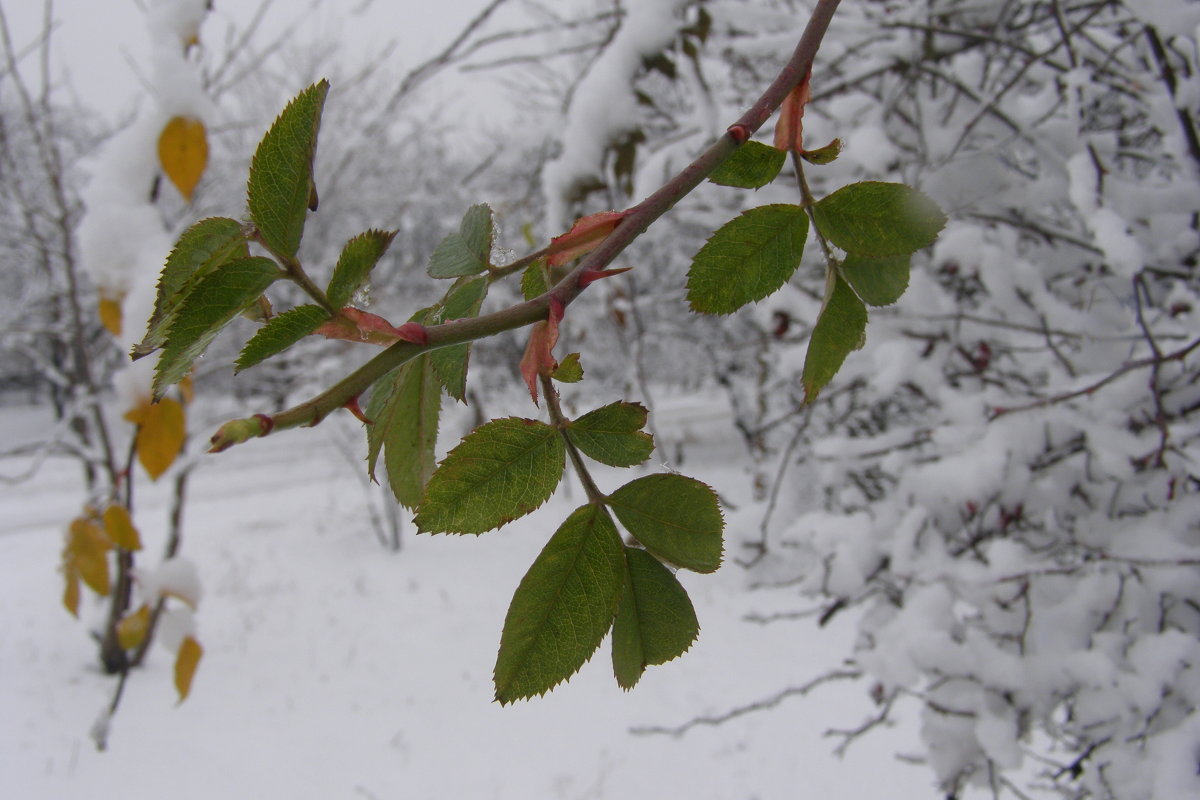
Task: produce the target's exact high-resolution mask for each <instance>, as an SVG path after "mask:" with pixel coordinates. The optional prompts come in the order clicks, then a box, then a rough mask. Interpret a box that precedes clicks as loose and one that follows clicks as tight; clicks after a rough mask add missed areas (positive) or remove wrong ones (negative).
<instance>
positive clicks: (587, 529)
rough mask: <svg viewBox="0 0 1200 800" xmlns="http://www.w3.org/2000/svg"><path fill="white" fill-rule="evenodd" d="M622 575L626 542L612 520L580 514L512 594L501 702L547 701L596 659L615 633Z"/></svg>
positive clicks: (500, 661)
mask: <svg viewBox="0 0 1200 800" xmlns="http://www.w3.org/2000/svg"><path fill="white" fill-rule="evenodd" d="M623 571H624V565H623V563H622V558H621V538H620V536H619V535H618V534H617V528H616V526H615V525H613V522H612V519H611V518H610V517H609V516H608V512H607V511H605V510H604V508H603V507H602V506H594V505H586V506H583V507H582V508H579V509H576V510H575V511H574V512H573V513H572V514H571V516H569V517H567V520H566V522H564V523H563V524H562V526H561V527H559V529H558V530H557V531H556V532H555V534H554V535H553V536H552V537H550V541H549V542H547V543H546V546H545V548H543V550H542V552H541V553H540V554H539V555H538V557H537V560H535V561H534V562H533V566H531V567H530V568H529V572H527V573H525V577H524V578H522V579H521V584H520V585H519V586H518V587H517V591H516V592H515V593H514V594H513V599H512V604H511V605H510V606H509V607H508V615H507V616H506V617H505V618H504V632H503V633H502V634H501V636H500V652H499V654H498V655H497V656H496V669H495V672H494V681H495V686H496V699H497V700H499V701H500V702H501V703H503V704H508V703H511V702H513V701H514V700H521V699H523V698H527V697H533V696H535V695H541V694H545V693H546V692H548V691H550V690H551V689H553V688H554V687H555V686H557V685H558V684H559V683H561V682H562V681H564V680H566V679H567V678H569V677H571V676H572V675H574V674H575V673H576V672H577V671H578V670H579V668H580V667H581V666H583V665H584V663H586V662H587V660H588V659H589V658H591V657H592V653H594V652H596V648H597V647H599V646H600V642H601V640H602V639H604V634H605V633H607V632H608V629H609V628H610V627H611V626H612V621H613V615H614V614H615V613H616V610H617V603H618V601H619V600H620V596H621V584H622V572H623Z"/></svg>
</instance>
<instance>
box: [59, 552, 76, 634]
mask: <svg viewBox="0 0 1200 800" xmlns="http://www.w3.org/2000/svg"><path fill="white" fill-rule="evenodd" d="M63 578H65V579H66V586H65V588H64V589H63V605H64V606H65V607H66V609H67V611H70V612H71V616H73V617H75V618H76V619H78V618H79V570H78V569H77V568H76V567H75V560H74V559H73V558H71V557H70V556H69V555H68V556H66V557H65V558H64V559H63Z"/></svg>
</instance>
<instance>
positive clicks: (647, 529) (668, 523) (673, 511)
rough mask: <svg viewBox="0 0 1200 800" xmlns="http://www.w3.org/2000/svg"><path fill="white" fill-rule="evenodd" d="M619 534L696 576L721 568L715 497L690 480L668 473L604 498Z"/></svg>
mask: <svg viewBox="0 0 1200 800" xmlns="http://www.w3.org/2000/svg"><path fill="white" fill-rule="evenodd" d="M608 504H609V506H611V507H612V510H613V511H614V512H615V513H616V515H617V519H619V520H620V521H621V524H622V525H624V526H625V529H626V530H627V531H629V532H630V533H631V534H633V536H634V538H636V539H637V540H638V541H639V542H641V543H642V544H643V545H644V546H645V547H646V549H647V550H649V551H650V552H651V553H653V554H654V555H656V556H658V557H659V558H661V559H662V560H664V561H669V562H671V563H672V564H676V565H678V566H680V567H684V568H686V569H690V570H695V571H696V572H713V571H714V570H716V569H717V567H719V566H721V551H722V542H721V532H722V531H723V530H724V528H725V520H724V518H723V517H722V516H721V509H720V506H718V505H717V495H716V492H714V491H713V490H712V489H711V488H710V487H709V486H707V485H706V484H703V483H701V482H700V481H698V480H696V479H694V478H688V477H685V476H683V475H675V474H673V473H662V474H658V475H647V476H645V477H642V478H638V479H636V480H633V481H630V482H629V483H627V484H625V485H624V486H622V487H621V488H620V489H617V491H615V492H613V493H612V495H610V496H609V498H608Z"/></svg>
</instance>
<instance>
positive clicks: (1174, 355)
mask: <svg viewBox="0 0 1200 800" xmlns="http://www.w3.org/2000/svg"><path fill="white" fill-rule="evenodd" d="M1197 347H1200V338H1197V339H1193V340H1192V342H1191V343H1190V344H1188V345H1187V346H1186V347H1181V348H1179V349H1178V350H1175V351H1173V352H1171V353H1167V354H1166V355H1158V356H1150V357H1148V358H1139V359H1138V360H1137V361H1128V362H1126V363H1125V364H1123V365H1121V367H1120V368H1118V369H1116V370H1114V371H1113V372H1111V373H1109V374H1108V375H1105V376H1104V377H1103V378H1101V379H1100V380H1098V381H1096V382H1094V383H1091V384H1088V385H1087V386H1084V387H1083V388H1082V389H1075V390H1073V391H1070V392H1063V393H1061V394H1055V395H1050V396H1049V397H1043V398H1041V399H1039V400H1035V401H1034V402H1032V403H1026V404H1025V405H1020V406H1008V407H1002V408H993V409H992V413H991V416H990V419H996V418H997V417H1003V416H1005V415H1007V414H1015V413H1017V412H1019V411H1029V410H1030V409H1034V408H1045V407H1046V406H1052V405H1057V404H1059V403H1065V402H1066V401H1068V400H1074V399H1075V398H1076V397H1083V396H1084V395H1090V394H1094V393H1096V392H1097V391H1099V390H1100V389H1102V388H1104V387H1105V386H1107V385H1108V384H1110V383H1112V382H1113V381H1115V380H1117V379H1118V378H1122V377H1124V376H1126V375H1128V374H1129V373H1131V372H1136V371H1137V370H1139V369H1145V368H1147V367H1151V368H1154V369H1157V368H1158V367H1159V366H1160V365H1162V364H1165V363H1166V362H1168V361H1183V360H1184V359H1185V358H1187V356H1188V355H1189V354H1190V353H1191V352H1192V351H1193V350H1195V349H1196V348H1197Z"/></svg>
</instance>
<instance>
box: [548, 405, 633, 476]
mask: <svg viewBox="0 0 1200 800" xmlns="http://www.w3.org/2000/svg"><path fill="white" fill-rule="evenodd" d="M646 415H647V411H646V408H645V406H642V405H640V404H638V403H611V404H609V405H606V406H603V407H601V408H597V409H596V410H595V411H589V412H588V413H586V414H584V415H583V416H582V417H580V418H579V419H576V420H572V421H571V422H570V423H568V425H567V430H568V431H569V434H570V437H571V441H572V442H574V443H575V446H576V447H578V448H579V449H580V450H582V451H583V452H584V453H585V454H586V455H587V456H588V457H589V458H593V459H595V460H596V461H599V462H600V463H601V464H607V465H608V466H610V467H632V466H635V465H637V464H641V463H642V462H643V461H645V460H646V459H647V458H649V457H650V453H652V452H653V451H654V439H653V438H652V437H651V436H650V434H648V433H645V432H643V431H642V428H643V427H645V425H646Z"/></svg>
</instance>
